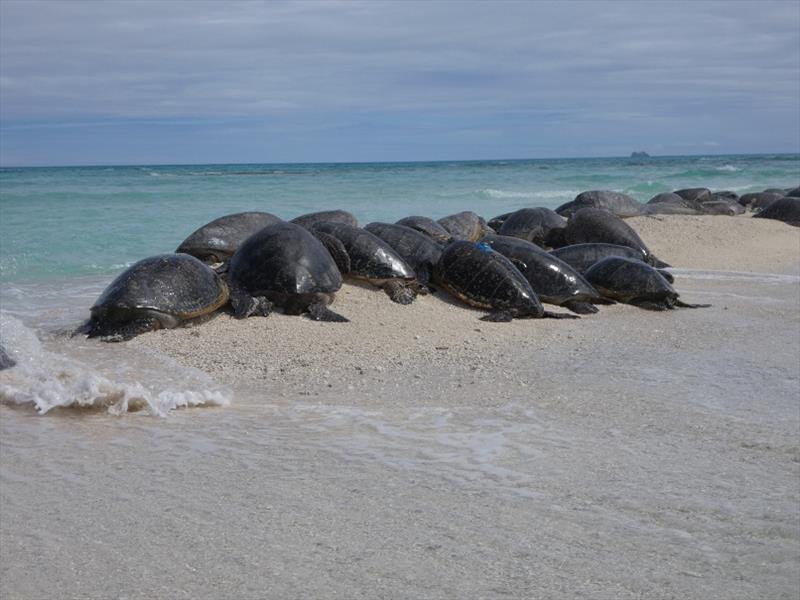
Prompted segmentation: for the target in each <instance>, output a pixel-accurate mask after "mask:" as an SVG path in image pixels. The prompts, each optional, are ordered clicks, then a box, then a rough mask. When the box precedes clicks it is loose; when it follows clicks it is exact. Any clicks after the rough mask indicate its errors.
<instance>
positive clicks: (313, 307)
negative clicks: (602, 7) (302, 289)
mask: <svg viewBox="0 0 800 600" xmlns="http://www.w3.org/2000/svg"><path fill="white" fill-rule="evenodd" d="M305 316H306V317H308V318H309V319H312V320H314V321H327V322H329V323H349V322H350V319H348V318H346V317H343V316H342V315H340V314H339V313H335V312H333V311H332V310H331V309H330V308H328V305H327V304H325V303H324V302H313V303H311V304H309V305H308V312H307V313H306V315H305Z"/></svg>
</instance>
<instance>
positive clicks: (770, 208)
mask: <svg viewBox="0 0 800 600" xmlns="http://www.w3.org/2000/svg"><path fill="white" fill-rule="evenodd" d="M756 217H758V218H760V219H775V220H776V221H783V222H784V223H788V224H789V225H794V226H795V227H800V198H794V197H792V196H786V197H784V198H778V199H777V200H775V201H773V202H771V203H770V204H768V205H767V206H766V208H764V209H763V210H761V212H759V213H758V214H755V215H753V218H756Z"/></svg>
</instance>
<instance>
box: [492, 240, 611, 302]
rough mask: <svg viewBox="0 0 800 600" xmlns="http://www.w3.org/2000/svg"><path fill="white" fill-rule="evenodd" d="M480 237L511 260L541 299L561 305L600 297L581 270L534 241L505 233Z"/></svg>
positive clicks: (589, 300)
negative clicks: (579, 272)
mask: <svg viewBox="0 0 800 600" xmlns="http://www.w3.org/2000/svg"><path fill="white" fill-rule="evenodd" d="M481 241H482V242H483V243H485V244H488V245H489V246H490V247H491V248H492V249H493V250H496V251H497V252H499V253H500V254H502V255H503V256H505V257H506V258H508V259H509V260H511V261H512V263H513V264H514V266H515V267H517V269H518V270H519V271H520V273H522V274H523V275H524V276H525V279H527V280H528V283H530V284H531V288H533V290H534V291H535V292H536V295H537V296H538V297H539V300H541V301H542V302H547V303H549V304H556V305H563V304H566V303H569V302H582V301H588V302H591V301H593V300H600V294H599V292H598V291H597V290H595V289H594V288H593V287H592V286H591V284H589V282H587V281H586V280H585V279H584V278H583V277H582V276H581V275H580V274H578V273H577V272H576V271H575V270H574V269H573V268H572V267H570V266H569V265H568V264H567V263H565V262H563V261H561V260H559V259H558V258H557V257H556V256H553V255H552V254H550V253H549V252H545V251H544V250H542V249H541V248H539V247H538V246H537V245H536V244H533V243H531V242H527V241H525V240H521V239H519V238H515V237H508V236H504V235H487V236H486V237H484V238H483V240H481Z"/></svg>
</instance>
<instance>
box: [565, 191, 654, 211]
mask: <svg viewBox="0 0 800 600" xmlns="http://www.w3.org/2000/svg"><path fill="white" fill-rule="evenodd" d="M586 207H592V208H603V209H605V210H607V211H609V212H611V213H613V214H615V215H617V216H618V217H622V218H627V217H635V216H637V215H640V214H642V210H643V208H642V205H641V203H640V202H638V201H637V200H635V199H633V198H631V197H630V196H628V195H627V194H621V193H620V192H610V191H607V190H591V191H588V192H581V193H580V194H578V195H577V196H575V199H574V200H572V201H571V202H567V203H566V204H562V205H561V206H559V207H558V208H557V209H556V212H557V213H558V214H560V215H561V216H562V217H567V218H569V217H571V216H572V215H573V214H574V213H575V212H577V211H579V210H580V209H582V208H586Z"/></svg>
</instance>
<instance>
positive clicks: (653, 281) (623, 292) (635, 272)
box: [585, 256, 708, 310]
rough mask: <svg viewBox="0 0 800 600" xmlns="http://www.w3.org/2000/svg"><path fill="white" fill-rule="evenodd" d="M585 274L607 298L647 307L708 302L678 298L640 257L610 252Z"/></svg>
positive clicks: (695, 305) (655, 271)
mask: <svg viewBox="0 0 800 600" xmlns="http://www.w3.org/2000/svg"><path fill="white" fill-rule="evenodd" d="M585 277H586V280H587V281H588V282H589V283H591V284H592V285H593V286H594V287H595V289H597V291H599V292H600V293H601V294H602V295H603V296H605V297H606V298H611V299H612V300H617V301H618V302H625V303H627V304H634V305H636V306H639V307H641V308H646V309H648V310H666V309H671V308H674V307H676V306H682V307H686V308H700V307H703V306H708V305H703V304H686V303H684V302H682V301H680V300H678V292H676V291H675V289H674V288H673V287H672V286H671V285H670V284H669V282H668V281H667V280H666V279H665V278H664V277H663V276H662V275H661V273H660V272H659V271H658V270H657V269H654V268H653V267H651V266H650V265H648V264H645V263H643V262H642V261H639V260H631V259H629V258H622V257H619V256H611V257H609V258H605V259H603V260H601V261H600V262H598V263H595V264H594V265H593V266H592V267H591V268H590V269H589V270H588V271H586V275H585Z"/></svg>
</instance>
